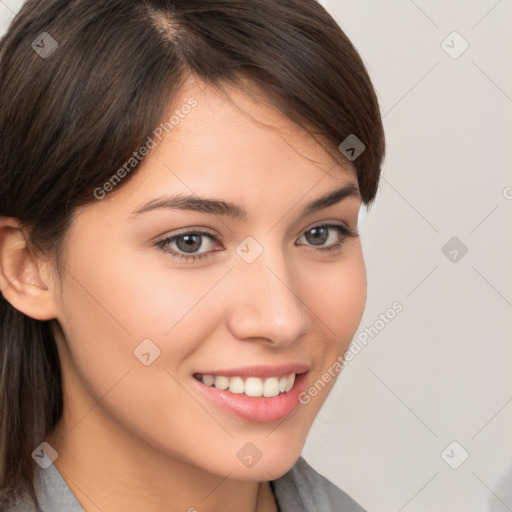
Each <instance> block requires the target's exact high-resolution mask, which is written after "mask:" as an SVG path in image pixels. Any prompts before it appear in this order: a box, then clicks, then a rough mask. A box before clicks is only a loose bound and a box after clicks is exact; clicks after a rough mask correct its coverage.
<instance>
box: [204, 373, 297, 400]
mask: <svg viewBox="0 0 512 512" xmlns="http://www.w3.org/2000/svg"><path fill="white" fill-rule="evenodd" d="M194 377H195V378H196V379H197V380H199V381H200V382H202V383H203V384H205V385H206V386H210V387H214V388H216V389H219V390H222V391H224V390H229V391H230V392H231V393H235V394H244V395H246V396H251V397H262V396H263V397H267V398H270V397H274V396H278V395H280V394H282V393H287V392H288V391H290V390H291V389H292V388H293V385H294V383H295V373H290V374H288V375H283V376H277V377H268V378H265V379H261V378H259V377H241V376H232V377H227V376H224V375H207V374H205V375H202V374H200V373H196V374H194Z"/></svg>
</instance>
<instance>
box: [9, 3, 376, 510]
mask: <svg viewBox="0 0 512 512" xmlns="http://www.w3.org/2000/svg"><path fill="white" fill-rule="evenodd" d="M191 73H192V74H194V75H195V76H197V77H198V78H200V79H201V80H204V81H205V83H207V84H211V85H214V86H216V87H217V88H218V89H219V90H222V89H223V84H231V85H236V86H238V87H242V84H243V83H245V82H249V83H251V84H254V85H255V86H256V87H259V88H260V89H261V90H263V91H265V94H267V97H268V98H269V99H270V100H271V102H272V104H273V105H275V106H276V107H277V108H279V109H280V110H281V111H282V112H283V113H284V114H285V115H286V116H288V117H289V118H290V119H291V120H293V121H294V122H296V123H297V124H298V125H300V126H302V127H303V128H307V129H308V131H310V133H312V135H314V136H317V137H318V138H319V139H320V138H321V139H322V140H326V141H328V150H329V151H330V152H331V154H332V155H334V156H335V157H336V158H338V159H343V156H342V153H341V151H340V150H338V145H339V144H340V143H341V142H342V141H344V140H345V139H346V138H347V137H348V136H349V135H355V136H357V138H358V139H359V140H360V141H362V143H363V144H364V145H365V150H364V151H363V152H362V153H361V154H360V155H359V156H358V158H357V159H356V160H355V161H354V162H353V163H354V165H355V168H356V171H357V178H358V183H359V188H360V192H361V197H362V199H363V201H364V202H365V203H366V204H367V205H370V204H371V202H372V201H373V199H374V197H375V194H376V192H377V188H378V183H379V175H380V169H381V165H382V160H383V157H384V133H383V127H382V121H381V116H380V111H379V106H378V101H377V97H376V94H375V91H374V89H373V87H372V84H371V81H370V78H369V76H368V73H367V71H366V69H365V66H364V63H363V61H362V60H361V58H360V56H359V55H358V53H357V51H356V49H355V48H354V47H353V45H352V44H351V42H350V41H349V39H348V38H347V37H346V35H345V34H344V33H343V32H342V30H341V29H340V27H339V26H338V25H337V23H336V22H335V21H334V20H333V19H332V17H331V16H330V15H329V14H328V13H327V12H326V11H325V10H324V8H323V7H321V6H320V5H319V4H318V3H317V2H316V1H314V0H105V1H102V2H98V1H95V0H45V1H44V2H41V1H39V0H28V1H27V2H26V3H25V4H24V5H23V7H22V9H21V11H20V12H19V13H18V14H17V15H16V16H15V18H14V19H13V21H12V23H11V25H10V27H9V29H8V32H7V33H6V34H5V35H4V36H3V37H2V39H1V40H0V76H1V77H2V78H1V80H0V141H1V146H0V216H5V217H15V218H17V219H18V220H19V221H20V222H21V223H22V225H23V226H26V227H27V229H28V230H29V233H30V236H29V247H31V248H33V250H37V251H42V252H47V253H50V252H51V253H52V254H55V255H56V256H57V260H58V254H59V248H60V247H61V245H62V242H63V241H64V239H65V233H66V230H67V228H68V227H69V225H70V223H71V220H72V215H73V212H74V210H75V209H76V207H78V206H82V205H85V204H87V203H91V202H94V201H95V200H96V198H95V195H94V190H95V188H97V187H98V186H102V185H103V184H104V183H106V182H107V181H108V180H109V179H110V178H111V177H112V175H113V174H114V173H115V172H116V171H117V170H118V169H120V168H121V167H122V166H123V165H124V164H125V162H126V161H127V160H128V159H130V157H131V156H132V154H133V152H134V151H136V150H137V149H139V148H140V147H141V146H143V145H144V143H145V142H146V141H147V138H148V136H150V135H151V134H152V132H153V130H154V129H155V127H156V126H158V125H159V124H160V122H161V120H162V119H163V116H164V115H165V114H166V113H167V111H168V108H169V107H170V105H171V102H172V99H173V97H174V96H175V95H176V93H177V92H178V90H179V89H180V86H181V85H182V84H183V82H184V80H185V79H186V78H187V77H188V75H190V74H191ZM313 132H314V133H313ZM138 167H139V165H137V166H135V168H134V169H133V170H132V171H131V173H130V176H132V175H133V174H135V173H136V171H137V169H138ZM130 176H127V177H126V178H125V179H124V180H123V181H122V182H121V183H119V184H118V185H117V186H116V190H119V189H120V188H121V187H122V186H123V185H124V184H125V183H126V182H127V181H128V180H129V179H130ZM0 323H1V328H0V410H1V411H2V412H1V417H0V505H2V504H7V503H9V501H12V500H16V499H17V498H18V497H19V496H20V495H21V494H22V493H25V492H29V493H30V495H31V496H32V498H33V499H34V502H35V503H36V504H37V499H36V495H35V490H34V475H35V474H34V469H35V462H34V461H33V460H32V458H31V453H32V452H33V450H34V449H35V448H36V447H37V446H38V445H39V444H40V443H41V442H42V441H43V440H44V438H45V437H46V435H47V434H48V433H49V432H50V431H51V430H53V428H54V427H55V426H56V425H57V423H58V421H59V419H60V417H61V414H62V411H63V402H62V384H61V371H60V363H59V357H58V352H57V348H56V344H55V341H54V339H53V335H52V330H51V325H50V322H48V321H39V320H35V319H32V318H30V317H28V316H26V315H24V314H23V313H21V312H20V311H18V310H16V309H15V308H14V307H13V306H11V304H10V303H8V302H7V301H6V300H5V298H4V297H3V296H0Z"/></svg>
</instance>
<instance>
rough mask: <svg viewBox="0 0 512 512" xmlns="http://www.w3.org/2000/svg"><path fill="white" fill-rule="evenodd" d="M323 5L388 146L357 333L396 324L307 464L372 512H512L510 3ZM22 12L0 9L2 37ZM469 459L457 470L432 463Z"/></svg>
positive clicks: (351, 385)
mask: <svg viewBox="0 0 512 512" xmlns="http://www.w3.org/2000/svg"><path fill="white" fill-rule="evenodd" d="M321 3H322V4H323V5H324V6H325V7H326V8H327V9H328V10H329V11H330V12H331V13H332V14H333V16H334V17H335V18H336V20H337V21H338V23H339V24H340V25H341V27H342V28H343V30H344V31H345V32H346V34H347V35H348V36H349V38H350V39H351V40H352V42H353V43H354V44H355V46H356V47H357V48H358V50H359V52H360V54H361V56H362V57H363V59H364V61H365V62H366V64H367V67H368V70H369V72H370V75H371V77H372V79H373V81H374V84H375V87H376V89H377V91H378V95H379V99H380V102H381V108H382V112H383V115H384V123H385V129H386V135H387V144H388V146H387V157H386V161H385V166H384V172H383V180H382V183H381V187H380V192H379V196H378V199H377V201H376V203H375V205H374V207H373V208H372V210H371V211H370V213H369V215H368V216H366V215H363V216H362V218H361V221H362V225H361V230H362V237H363V244H364V251H365V258H366V263H367V270H368V302H367V307H366V310H365V314H364V317H363V320H362V322H361V325H360V329H359V331H358V334H359V333H360V332H363V331H364V330H365V328H366V329H368V328H370V327H372V326H375V323H376V321H377V320H378V319H379V315H380V314H382V313H385V311H386V310H387V309H388V308H390V307H391V305H392V304H393V303H394V302H396V301H398V302H400V303H401V304H402V305H403V311H402V312H401V313H399V314H398V315H396V317H395V318H394V319H393V320H392V321H390V322H389V323H388V324H386V325H385V327H384V328H382V329H378V334H377V335H375V336H374V337H370V336H369V341H368V344H367V345H366V346H363V349H362V350H361V351H360V352H359V353H358V354H357V355H356V356H355V358H354V359H353V360H352V361H351V362H350V363H349V365H348V366H347V367H346V368H345V369H344V370H343V372H342V375H341V377H340V379H339V380H338V383H337V384H336V387H335V389H334V390H333V392H332V393H331V395H330V396H329V398H328V399H327V402H326V404H325V406H324V408H323V409H322V411H321V412H320V414H319V416H318V418H317V420H316V422H315V424H314V426H313V429H312V431H311V434H310V436H309V438H308V441H307V443H306V446H305V449H304V456H305V458H306V459H307V460H308V461H309V462H310V464H312V465H313V466H314V467H315V468H316V469H317V470H318V471H320V472H321V473H323V474H324V475H325V476H327V477H328V478H329V479H331V480H332V481H333V482H334V483H335V484H337V485H338V486H339V487H341V488H343V489H344V490H345V491H346V492H348V493H349V494H350V495H352V496H353V497H354V499H356V501H358V502H360V503H361V504H362V505H363V506H364V507H365V508H367V510H368V511H369V512H400V511H402V510H403V511H405V512H407V511H415V512H427V511H428V512H434V511H435V512H441V511H464V512H482V511H491V510H492V511H493V512H507V511H512V371H511V370H512V321H511V319H512V271H511V266H512V265H511V263H512V155H511V151H510V147H511V145H512V56H511V49H512V0H500V1H496V0H479V1H476V0H471V1H468V0H458V1H455V0H452V1H450V2H445V1H442V0H436V1H434V0H431V1H426V0H423V1H420V0H416V1H412V0H390V1H386V2H383V1H379V0H325V1H323V2H321ZM20 6H21V2H19V1H17V0H0V31H1V32H3V31H4V30H5V29H6V28H7V24H8V22H9V21H10V19H12V17H13V15H14V13H15V12H16V11H17V10H18V9H19V8H20ZM454 31H456V32H458V33H459V34H460V35H461V36H462V38H463V39H464V40H465V41H467V43H468V44H469V47H468V49H467V50H466V51H465V52H464V53H462V54H461V55H460V56H458V57H457V58H452V56H453V55H456V54H457V53H458V52H459V51H460V49H461V48H463V46H462V44H463V41H462V40H461V39H457V36H450V37H448V36H449V35H450V34H451V33H452V32H454ZM447 37H448V39H447ZM445 40H446V42H445V43H444V44H442V42H443V41H445ZM445 49H446V50H448V52H451V53H452V56H450V55H449V54H448V53H447V52H446V51H445ZM507 187H510V188H507ZM506 196H508V198H510V199H507V197H506ZM452 237H457V238H458V239H459V240H460V242H461V243H463V244H464V245H465V246H466V247H467V249H468V252H467V254H465V255H463V256H462V252H461V251H460V250H457V254H455V253H453V252H452V254H451V255H449V256H450V257H451V258H452V259H453V258H454V257H456V258H457V259H456V261H451V260H450V259H449V258H448V257H447V256H445V254H444V253H443V252H442V247H443V246H444V245H445V244H446V243H447V242H448V241H449V240H450V239H451V238H452ZM450 250H451V249H450ZM447 252H448V251H447ZM373 332H374V331H373ZM453 441H456V442H457V443H458V446H456V447H455V448H454V449H453V450H452V449H448V450H447V451H446V452H445V448H447V447H448V445H450V444H451V443H452V442H453ZM462 450H465V451H466V452H467V453H468V454H469V456H468V458H467V460H466V461H465V462H464V463H463V464H462V465H460V466H459V467H458V468H457V469H452V468H451V467H450V466H449V465H448V464H447V463H446V462H445V460H444V459H443V457H442V456H441V454H442V453H443V452H445V459H446V460H449V461H450V462H451V463H452V465H455V463H456V462H457V461H458V460H459V457H460V456H461V454H462V453H464V452H463V451H462Z"/></svg>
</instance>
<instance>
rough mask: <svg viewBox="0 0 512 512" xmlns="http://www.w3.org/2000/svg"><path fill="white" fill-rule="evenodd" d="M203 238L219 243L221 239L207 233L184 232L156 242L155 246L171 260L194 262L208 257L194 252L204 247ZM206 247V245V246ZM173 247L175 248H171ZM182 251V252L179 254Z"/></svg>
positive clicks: (207, 253) (202, 253)
mask: <svg viewBox="0 0 512 512" xmlns="http://www.w3.org/2000/svg"><path fill="white" fill-rule="evenodd" d="M204 237H206V238H208V239H209V240H210V241H216V242H220V241H221V238H220V237H218V236H216V235H214V234H213V233H210V232H208V231H185V232H183V233H181V234H177V235H174V236H171V237H169V238H166V239H164V240H161V241H160V242H157V243H156V245H157V246H158V247H159V248H160V249H161V250H162V251H164V252H165V253H166V254H169V255H170V256H172V257H173V258H178V259H179V260H182V259H183V260H185V261H196V260H199V259H202V258H206V257H208V256H209V252H207V251H205V252H200V253H196V252H195V251H196V250H198V249H200V248H202V247H204V245H205V244H204V243H203V240H204ZM206 245H208V244H206ZM173 246H174V247H175V248H173ZM180 251H182V252H180Z"/></svg>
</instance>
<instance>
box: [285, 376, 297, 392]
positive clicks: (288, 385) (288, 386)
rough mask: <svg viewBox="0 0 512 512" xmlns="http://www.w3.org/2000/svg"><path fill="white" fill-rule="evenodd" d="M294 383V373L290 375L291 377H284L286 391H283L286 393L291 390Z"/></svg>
mask: <svg viewBox="0 0 512 512" xmlns="http://www.w3.org/2000/svg"><path fill="white" fill-rule="evenodd" d="M294 383H295V373H292V374H291V375H288V377H286V389H285V391H286V392H288V391H290V389H292V388H293V384H294Z"/></svg>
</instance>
